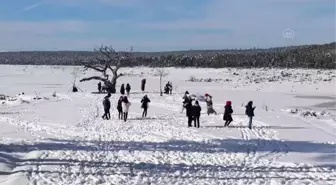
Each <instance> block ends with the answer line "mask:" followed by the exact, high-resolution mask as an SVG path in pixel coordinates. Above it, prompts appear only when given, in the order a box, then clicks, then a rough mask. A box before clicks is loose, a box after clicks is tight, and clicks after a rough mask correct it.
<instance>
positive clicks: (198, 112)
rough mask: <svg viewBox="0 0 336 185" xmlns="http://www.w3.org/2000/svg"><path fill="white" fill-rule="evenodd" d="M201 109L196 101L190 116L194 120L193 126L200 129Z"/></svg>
mask: <svg viewBox="0 0 336 185" xmlns="http://www.w3.org/2000/svg"><path fill="white" fill-rule="evenodd" d="M201 111H202V108H201V106H200V105H199V102H198V101H197V100H196V101H195V105H193V106H192V116H193V118H194V126H195V127H197V128H199V127H200V116H201Z"/></svg>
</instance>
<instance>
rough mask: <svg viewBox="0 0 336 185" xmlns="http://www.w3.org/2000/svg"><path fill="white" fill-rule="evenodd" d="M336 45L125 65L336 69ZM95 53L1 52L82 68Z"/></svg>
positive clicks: (17, 59)
mask: <svg viewBox="0 0 336 185" xmlns="http://www.w3.org/2000/svg"><path fill="white" fill-rule="evenodd" d="M335 48H336V42H332V43H328V44H321V45H301V46H289V47H276V48H268V49H225V50H188V51H165V52H134V53H133V55H134V56H135V60H134V61H133V62H132V63H128V64H124V65H125V66H130V67H132V66H149V67H212V68H223V67H289V68H321V69H335V68H336V65H335V53H336V49H335ZM99 54H100V53H98V52H93V51H22V52H0V64H13V65H29V64H30V65H81V64H80V63H78V62H76V59H77V58H80V59H82V60H85V61H92V60H94V58H95V57H96V56H99Z"/></svg>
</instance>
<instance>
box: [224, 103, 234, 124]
mask: <svg viewBox="0 0 336 185" xmlns="http://www.w3.org/2000/svg"><path fill="white" fill-rule="evenodd" d="M224 109H225V110H224V115H223V120H224V121H225V124H224V127H226V126H229V125H230V123H231V122H232V121H233V119H232V113H233V110H232V106H231V101H227V102H226V105H225V107H224Z"/></svg>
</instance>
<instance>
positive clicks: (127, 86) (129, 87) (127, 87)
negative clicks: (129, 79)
mask: <svg viewBox="0 0 336 185" xmlns="http://www.w3.org/2000/svg"><path fill="white" fill-rule="evenodd" d="M126 91H127V92H130V91H131V86H130V85H129V84H127V85H126Z"/></svg>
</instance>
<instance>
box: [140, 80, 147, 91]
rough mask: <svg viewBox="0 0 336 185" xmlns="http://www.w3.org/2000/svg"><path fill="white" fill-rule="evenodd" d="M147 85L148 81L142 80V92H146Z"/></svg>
mask: <svg viewBox="0 0 336 185" xmlns="http://www.w3.org/2000/svg"><path fill="white" fill-rule="evenodd" d="M145 85H146V79H142V80H141V90H142V91H144V90H145Z"/></svg>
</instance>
